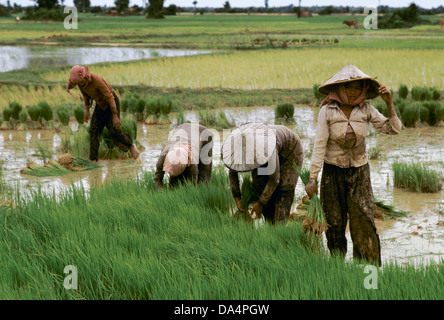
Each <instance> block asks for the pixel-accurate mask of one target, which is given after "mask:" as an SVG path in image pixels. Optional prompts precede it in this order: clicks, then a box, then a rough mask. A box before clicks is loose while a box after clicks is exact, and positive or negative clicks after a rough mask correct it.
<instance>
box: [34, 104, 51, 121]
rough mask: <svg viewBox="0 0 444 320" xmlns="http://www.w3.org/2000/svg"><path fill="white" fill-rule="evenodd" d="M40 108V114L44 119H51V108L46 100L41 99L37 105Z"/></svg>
mask: <svg viewBox="0 0 444 320" xmlns="http://www.w3.org/2000/svg"><path fill="white" fill-rule="evenodd" d="M37 106H38V107H39V108H40V115H41V117H42V118H43V119H45V121H51V120H52V118H53V112H52V108H51V107H50V106H49V104H48V103H47V102H46V101H41V102H39V104H38V105H37Z"/></svg>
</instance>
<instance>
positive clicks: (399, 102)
mask: <svg viewBox="0 0 444 320" xmlns="http://www.w3.org/2000/svg"><path fill="white" fill-rule="evenodd" d="M408 103H409V101H408V100H406V99H403V98H395V99H393V105H394V106H395V108H396V107H397V108H398V109H399V111H400V114H401V115H402V112H403V111H404V108H405V106H406V105H407V104H408Z"/></svg>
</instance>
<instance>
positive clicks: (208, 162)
mask: <svg viewBox="0 0 444 320" xmlns="http://www.w3.org/2000/svg"><path fill="white" fill-rule="evenodd" d="M213 143H214V142H213V133H212V132H211V130H209V129H208V128H206V127H205V126H203V125H200V124H198V123H184V124H181V125H179V126H178V127H177V128H176V129H175V130H174V131H173V132H172V133H171V135H170V138H169V139H168V142H167V143H166V144H165V146H164V147H163V148H162V151H161V153H160V156H159V158H158V160H157V164H156V172H155V174H154V184H155V186H156V187H157V188H163V178H164V176H165V173H167V174H168V175H169V186H170V187H175V186H177V185H179V183H184V182H186V181H189V182H192V183H194V184H197V183H201V182H209V181H210V180H211V169H212V163H213Z"/></svg>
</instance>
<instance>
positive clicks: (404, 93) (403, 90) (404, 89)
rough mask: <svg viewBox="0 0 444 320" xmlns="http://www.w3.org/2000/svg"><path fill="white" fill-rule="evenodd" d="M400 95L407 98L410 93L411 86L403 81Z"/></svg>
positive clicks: (400, 86) (399, 89) (399, 90)
mask: <svg viewBox="0 0 444 320" xmlns="http://www.w3.org/2000/svg"><path fill="white" fill-rule="evenodd" d="M398 95H399V98H401V99H407V96H408V95H409V88H408V87H407V86H406V85H405V84H403V83H401V84H400V85H399V88H398Z"/></svg>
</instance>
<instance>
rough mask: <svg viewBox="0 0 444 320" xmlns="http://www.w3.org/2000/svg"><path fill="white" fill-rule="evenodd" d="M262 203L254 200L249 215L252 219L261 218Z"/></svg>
mask: <svg viewBox="0 0 444 320" xmlns="http://www.w3.org/2000/svg"><path fill="white" fill-rule="evenodd" d="M262 209H263V207H262V205H261V204H260V203H259V202H256V203H255V204H254V206H253V208H252V209H251V212H250V215H251V217H252V218H253V219H255V218H256V219H260V218H262Z"/></svg>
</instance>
